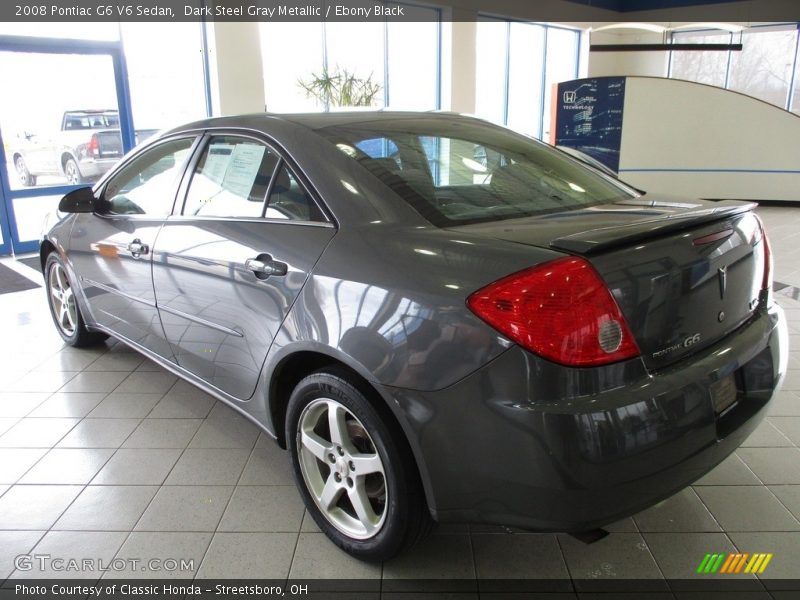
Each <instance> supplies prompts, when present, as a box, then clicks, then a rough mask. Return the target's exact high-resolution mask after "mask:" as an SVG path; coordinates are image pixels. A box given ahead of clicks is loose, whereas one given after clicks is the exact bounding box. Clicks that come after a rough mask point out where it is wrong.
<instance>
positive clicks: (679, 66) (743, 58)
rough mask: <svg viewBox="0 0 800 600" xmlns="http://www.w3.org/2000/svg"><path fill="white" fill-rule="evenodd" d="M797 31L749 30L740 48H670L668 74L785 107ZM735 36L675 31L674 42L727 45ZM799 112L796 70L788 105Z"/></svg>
mask: <svg viewBox="0 0 800 600" xmlns="http://www.w3.org/2000/svg"><path fill="white" fill-rule="evenodd" d="M797 36H798V32H797V30H795V29H790V30H784V31H774V30H773V31H757V30H756V31H752V30H751V31H749V32H746V33H743V34H742V36H741V39H742V46H743V48H742V50H741V51H736V52H733V51H722V52H719V51H673V52H672V68H671V72H670V77H673V78H675V79H686V80H689V81H696V82H698V83H706V84H709V85H715V86H718V87H725V76H726V73H727V72H728V68H729V67H728V61H729V60H730V72H729V74H728V86H727V87H728V89H731V90H734V91H737V92H741V93H743V94H747V95H749V96H753V97H754V98H759V99H760V100H764V101H765V102H769V103H770V104H774V105H776V106H779V107H780V108H786V107H787V98H788V95H789V85H790V83H791V79H792V65H793V61H794V54H795V48H796V44H797ZM737 38H738V35H735V34H734V35H733V36H731V35H730V34H728V33H724V34H708V35H704V34H703V33H697V32H693V33H676V34H675V35H674V40H675V42H676V43H697V44H727V43H731V42H734V43H735V42H737V41H738V39H737ZM790 106H791V108H792V110H793V111H794V112H795V113H798V114H800V73H798V74H795V88H794V102H793V103H792V104H791V105H790Z"/></svg>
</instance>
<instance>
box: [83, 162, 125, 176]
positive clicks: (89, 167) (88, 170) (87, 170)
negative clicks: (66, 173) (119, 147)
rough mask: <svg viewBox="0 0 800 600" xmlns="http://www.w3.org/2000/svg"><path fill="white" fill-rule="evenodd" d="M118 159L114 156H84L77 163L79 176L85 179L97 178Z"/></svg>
mask: <svg viewBox="0 0 800 600" xmlns="http://www.w3.org/2000/svg"><path fill="white" fill-rule="evenodd" d="M118 161H119V157H116V158H84V159H81V161H80V162H79V163H78V168H79V169H80V170H81V176H82V177H84V178H85V179H99V178H100V177H102V176H103V175H105V173H106V171H108V170H109V169H110V168H111V167H113V166H114V165H115V164H117V162H118Z"/></svg>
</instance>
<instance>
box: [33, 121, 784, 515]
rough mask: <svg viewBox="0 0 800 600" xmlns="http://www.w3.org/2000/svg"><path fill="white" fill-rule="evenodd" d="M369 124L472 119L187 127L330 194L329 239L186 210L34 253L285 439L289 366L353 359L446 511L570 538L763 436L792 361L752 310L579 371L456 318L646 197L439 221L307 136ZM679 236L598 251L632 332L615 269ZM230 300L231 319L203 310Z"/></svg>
mask: <svg viewBox="0 0 800 600" xmlns="http://www.w3.org/2000/svg"><path fill="white" fill-rule="evenodd" d="M382 119H395V120H402V119H433V120H437V121H441V120H445V121H450V122H452V123H453V124H457V123H458V122H459V121H460V120H462V119H464V117H458V116H454V115H443V114H427V115H419V114H393V113H383V114H373V113H355V114H349V115H348V114H334V115H305V116H288V117H285V118H284V117H274V116H268V115H248V116H240V117H228V118H222V119H212V120H208V121H202V122H198V123H194V124H190V125H187V126H185V127H183V128H180V129H177V130H175V131H174V132H169V133H167V134H165V135H167V136H169V135H172V134H175V133H182V132H195V133H197V134H198V135H199V134H201V133H203V132H207V131H225V132H235V131H245V132H247V133H248V135H254V136H256V137H260V138H262V139H265V140H267V141H268V142H269V143H270V144H271V145H272V146H273V147H275V148H276V149H278V151H279V153H280V154H281V155H282V156H283V157H284V158H285V159H286V160H287V161H289V162H290V164H291V165H292V166H293V168H295V169H296V170H297V171H298V172H299V173H300V174H301V175H302V179H303V181H304V183H305V184H306V185H307V186H308V187H309V188H310V189H311V191H312V192H313V193H314V195H315V196H316V197H317V199H318V200H320V201H322V202H324V205H325V207H326V209H327V211H328V213H329V214H330V218H331V226H328V227H319V226H316V227H313V226H307V225H295V224H288V223H270V222H265V221H258V220H255V221H252V222H249V221H248V222H241V223H240V222H238V221H234V222H230V221H226V220H221V219H220V220H213V221H208V220H199V219H194V220H193V219H186V218H182V217H171V218H169V219H168V220H167V221H166V224H159V223H152V222H148V221H147V220H146V219H145V220H141V219H135V218H134V219H130V218H127V219H126V218H120V219H111V221H110V222H109V219H107V218H100V217H98V216H96V215H91V214H83V215H79V214H72V215H68V216H66V217H64V218H62V219H61V220H60V221H59V222H58V223H57V224H56V225H55V226H54V227H53V228H52V229H51V230H50V231H49V233H48V234H47V235H46V237H45V241H44V243H43V246H42V248H43V250H42V251H43V253H44V252H46V251H49V250H50V249H51V248H52V246H50V244H52V245H53V246H54V247H55V248H56V249H57V251H59V252H60V253H61V254H62V256H63V257H64V258H65V261H66V265H67V268H68V269H69V270H70V275H71V276H72V277H73V281H80V282H81V286H79V287H80V288H82V289H79V290H78V300H79V302H80V305H81V308H82V310H83V314H84V315H85V319H86V322H87V324H88V325H89V326H90V327H93V328H95V329H98V330H102V331H105V332H107V333H110V334H111V335H114V336H115V337H118V338H120V339H123V341H125V342H126V343H128V344H130V345H132V346H133V347H135V348H137V349H139V350H141V351H142V352H144V353H145V354H146V355H147V356H149V357H151V358H153V359H154V360H156V361H157V362H158V363H159V364H161V365H162V366H164V367H165V368H167V369H169V370H171V371H173V372H175V373H177V374H178V375H180V376H182V377H184V378H186V379H187V380H189V381H191V382H192V383H195V384H196V385H198V386H199V387H201V389H204V390H205V391H207V392H209V393H211V394H213V395H214V396H216V397H217V398H220V399H221V400H223V401H225V402H227V403H228V404H229V405H231V406H232V407H233V408H235V409H236V410H238V411H240V412H242V413H243V414H245V415H246V416H248V417H249V418H250V419H251V420H253V421H254V422H255V423H257V424H258V425H259V426H261V427H262V428H264V429H265V431H267V432H269V433H270V434H272V435H273V436H275V437H277V438H280V437H281V436H282V428H283V424H282V423H281V422H273V415H280V414H281V410H280V406H276V405H275V404H278V403H281V402H285V400H286V398H283V397H278V396H277V395H276V394H274V393H273V394H270V392H271V391H273V392H274V389H275V387H274V381H273V377H274V376H275V375H276V374H278V373H281V372H282V366H283V365H284V364H286V361H287V360H291V358H292V357H293V356H299V354H298V353H301V352H311V353H314V355H317V356H324V357H328V358H329V359H330V360H334V361H338V362H340V363H342V364H344V365H346V366H348V367H349V368H350V369H352V370H353V371H354V372H355V373H357V374H358V375H360V376H361V377H363V378H364V379H365V380H366V381H368V382H369V383H370V384H371V385H372V386H373V388H374V389H375V391H376V394H377V396H376V398H380V399H382V400H383V401H384V402H385V403H386V405H387V406H388V407H389V409H390V410H391V412H392V414H393V415H394V416H395V418H396V419H397V421H398V423H399V425H400V426H401V428H402V430H403V431H404V432H405V434H406V437H407V440H408V443H409V446H410V448H411V450H412V452H413V454H414V456H415V458H416V461H417V465H418V467H419V470H420V475H421V477H422V481H423V484H424V487H425V492H426V497H427V500H428V504H429V508H430V509H431V511H432V513H433V514H434V515H435V516H436V517H437V518H439V519H440V520H463V519H467V520H473V521H483V522H493V523H503V524H508V525H519V526H523V527H530V528H538V529H561V530H580V529H584V528H587V527H592V526H597V525H602V524H604V523H607V522H610V521H611V520H614V519H616V518H619V517H621V516H623V515H625V514H630V513H631V512H634V511H635V510H639V509H641V508H643V507H644V506H646V505H648V504H652V503H653V502H656V501H658V500H660V499H661V498H663V497H665V496H667V495H669V494H670V493H673V492H674V491H677V490H678V489H680V488H681V487H682V486H684V485H687V484H688V483H690V482H691V481H693V480H694V479H696V478H698V477H699V476H701V475H702V474H703V473H705V472H706V471H708V470H709V469H710V468H712V467H713V466H714V465H715V464H716V463H718V462H719V461H721V460H722V459H723V458H724V457H725V456H727V455H728V454H729V453H730V452H732V451H733V450H734V449H735V447H736V446H737V445H738V444H739V443H741V441H742V440H743V439H744V438H745V437H746V435H747V434H748V433H749V432H750V431H751V430H752V429H753V428H754V427H755V426H756V425H757V423H758V422H759V420H760V418H761V416H762V415H763V412H764V411H763V407H764V405H766V403H767V402H768V400H769V399H770V397H771V396H772V394H773V393H774V391H775V390H776V389H777V387H778V386H779V385H780V380H781V378H782V375H783V373H784V372H785V369H786V360H787V352H786V344H787V342H786V340H787V333H786V326H785V321H784V319H783V317H782V313H781V311H780V308H778V307H776V306H773V307H770V308H769V309H767V308H766V302H765V299H764V298H762V299H761V303H760V304H759V306H758V308H757V309H756V311H755V312H754V313H753V314H752V315H750V316H747V317H746V321H745V322H744V323H740V324H738V327H736V328H735V330H734V331H728V332H727V333H726V334H724V335H723V337H722V339H720V340H717V341H714V342H713V343H711V344H710V345H708V346H707V347H705V348H702V349H699V350H698V349H694V351H693V353H686V355H684V356H676V357H671V361H667V362H670V364H667V362H665V363H659V364H656V363H655V362H653V361H652V360H649V359H647V358H644V359H642V358H637V359H633V360H629V361H626V362H623V363H617V364H613V365H608V366H604V367H597V368H587V369H574V368H566V367H563V366H560V365H556V364H553V363H551V362H548V361H546V360H544V359H541V358H539V357H538V356H535V355H533V354H531V353H530V352H527V351H525V350H523V349H521V348H520V347H518V346H516V345H514V344H512V343H511V342H510V341H509V340H507V339H505V338H504V337H503V336H501V335H500V334H498V333H497V332H496V331H494V330H493V329H492V328H491V327H489V326H488V325H486V324H485V323H484V322H483V321H482V320H480V319H478V318H477V317H476V316H475V315H473V314H472V313H471V312H470V311H469V310H468V309H467V308H466V306H465V299H466V297H467V296H468V295H469V294H470V293H472V292H473V291H475V290H477V289H479V288H481V287H483V286H485V285H487V284H489V283H491V282H493V281H495V280H497V279H498V278H500V277H502V276H504V275H507V274H509V273H513V272H515V271H519V270H521V269H525V268H528V267H530V266H533V265H536V264H540V263H542V262H546V261H549V260H552V259H554V258H558V257H560V256H563V253H562V252H560V251H557V250H555V249H553V248H550V247H549V242H550V241H551V240H552V239H553V237H554V234H555V233H558V235H565V234H574V233H578V232H583V231H586V230H587V226H588V225H594V226H596V227H602V226H603V225H607V226H609V227H611V226H614V225H618V224H619V222H620V221H619V219H621V218H624V219H628V220H629V222H638V221H646V220H649V221H651V222H652V221H653V220H654V218H656V219H657V218H658V217H659V215H660V216H661V217H663V218H666V215H664V214H661V213H659V210H660V209H659V208H658V203H657V202H656V203H655V204H653V205H651V206H649V207H643V206H636V207H632V206H627V207H608V210H606V211H603V210H595V211H575V212H576V213H579V212H585V213H586V214H580V215H578V214H576V215H562V216H561V217H557V216H551V217H545V218H542V219H534V220H532V221H531V223H534V222H535V223H536V224H537V225H536V226H535V227H533V226H531V223H528V224H525V223H522V224H519V226H516V225H515V224H513V223H510V222H509V223H506V222H502V223H496V224H488V225H475V226H466V227H458V228H453V229H449V230H448V229H439V228H436V227H433V226H432V225H431V224H429V223H428V222H427V221H425V220H424V219H423V218H422V217H421V216H420V215H419V214H418V213H416V212H415V211H414V210H413V209H412V208H411V207H410V206H409V205H408V204H406V203H405V202H404V201H403V200H402V199H400V198H399V197H397V196H396V195H395V194H394V192H392V191H391V190H390V189H388V188H387V187H385V186H384V185H383V184H382V183H380V182H379V181H378V180H377V179H376V178H375V177H373V176H372V175H370V174H369V173H368V172H367V171H366V170H365V169H364V168H362V167H361V166H359V165H358V164H357V163H356V162H355V161H353V160H351V159H349V158H347V157H346V156H345V155H344V154H343V153H341V152H339V151H338V150H336V148H335V147H333V146H332V145H331V144H330V143H328V142H326V141H325V140H323V139H322V138H320V137H319V136H318V135H316V134H315V133H314V128H315V127H323V126H326V125H328V124H331V123H338V122H347V121H348V120H350V121H358V120H367V121H368V120H382ZM146 147H147V146H145V148H146ZM106 179H107V178H106ZM106 179H104V180H102V181H101V182H99V183H98V184H97V186H95V190H96V192H97V193H100V192H101V191H102V188H103V185H104V182H105V180H106ZM181 189H183V188H181ZM179 199H180V198H179ZM179 204H180V202H179ZM689 204H692V205H695V207H702V208H703V209H705V210H706V211H708V210H710V209H712V208H713V207H714V206H716V205H713V204H711V203H707V202H703V201H691V202H690V203H689ZM670 211H673V212H678V213H679V212H680V210H679V209H678V208H675V207H673V208H672V209H670ZM623 215H624V216H623ZM573 217H574V218H573ZM741 218H747V217H746V216H745V217H741ZM695 226H696V224H695V223H689V224H686V226H685V227H686V228H688V227H695ZM699 231H701V233H705V232H707V231H709V229H708V227H707V226H703V227H701V228H700V229H699ZM134 235H135V236H138V237H140V238H142V241H143V242H145V239H144V238H145V237H146V238H147V240H148V241H149V242H150V244H151V248H152V257H153V267H152V268H153V281H154V282H155V290H154V289H153V287H152V286H150V285H149V282H150V278H149V275H148V274H147V273H146V269H144V268H143V267H144V265H145V264H149V263H147V261H143V260H141V258H139V259H136V258H133V257H132V256H127V255H126V254H125V253H124V252H122V251H121V250H120V249H121V248H122V247H123V246H124V245H125V244H126V243H128V242H129V241H130V238H132V237H134ZM673 235H676V236H678V235H682V233H681V234H677V233H674V232H673ZM142 236H144V237H142ZM206 238H207V240H208V241H209V242H211V245H212V247H215V248H217V250H215V251H214V252H213V253H212V254H213V256H201V255H199V254H198V253H197V251H194V250H192V249H191V247H190V246H191V245H192V243H196V242H197V240H201V239H206ZM665 239H667V240H668V242H667V243H666V246H665V242H664V240H665ZM107 240H112V241H113V244H112V246H114V245H115V244H116V246H115V247H116V255H115V256H114V255H113V254H114V252H113V251H111V252H110V253H109V255H108V256H103V255H102V254H101V253H100V251H99V247H98V244H100V245H102V244H105V243H106V241H107ZM117 242H118V243H117ZM674 243H676V240H675V239H673V238H663V237H662V238H659V239H657V240H651V241H648V242H647V243H645V245H644V246H645V247H644V249H643V250H641V251H640V252H639V254H637V255H634V258H633V260H632V262H631V254H630V253H629V252H628V253H627V254H626V253H625V251H624V250H620V251H619V252H617V253H615V252H611V253H608V254H600V255H599V256H598V257H597V258H594V257H593V259H592V260H593V263H594V264H595V266H596V268H598V270H599V271H600V272H601V273H602V274H603V275H604V277H606V280H607V282H608V283H609V285H610V286H611V287H612V290H613V292H614V294H615V296H616V297H617V299H618V301H619V302H620V304H621V306H622V308H623V310H624V311H626V315H627V318H628V319H629V320H630V319H633V320H635V318H636V315H635V312H636V308H635V307H636V305H637V302H638V303H639V304H641V302H643V301H646V300H647V296H646V294H645V295H642V296H636V295H632V292H631V290H630V287H629V286H626V284H625V276H624V273H623V271H624V269H623V270H620V265H623V264H624V263H625V261H626V260H627V261H629V262H631V264H633V265H636V264H646V263H647V262H648V260H653V261H657V259H658V257H659V256H663V254H664V252H665V251H669V247H670V244H674ZM741 248H742V249H743V250H744V251H745V253H747V249H748V248H749V249H750V252H751V253H752V252H755V251H754V250H752V247H751V246H749V245H747V247H746V248H745V247H744V245H743V246H741ZM260 252H266V253H269V254H270V255H272V256H274V257H275V258H276V259H280V260H282V261H284V262H286V263H287V264H288V265H289V273H288V274H287V276H286V277H285V278H284V279H282V280H278V279H273V278H270V279H268V280H266V281H259V280H257V279H256V278H255V277H254V276H252V274H250V273H249V272H248V271H246V270H244V268H243V266H242V263H243V262H244V260H245V259H246V258H250V257H251V255H253V256H254V255H255V254H257V253H260ZM751 258H752V257H751ZM757 258H758V256H756V257H755V259H757ZM761 258H762V259H763V256H762V257H761ZM755 259H754V260H755ZM712 271H713V272H716V268H714V269H712ZM655 275H659V274H658V273H656V274H655ZM660 275H663V273H662V274H660ZM119 276H121V277H122V278H121V279H119V278H118V277H119ZM86 279H90V280H94V281H97V282H99V283H102V284H104V285H105V286H106V288H113V289H118V290H119V291H120V292H124V294H126V295H127V296H125V295H123V294H118V293H114V292H108V291H105V290H104V289H101V288H99V287H96V286H94V287H93V286H91V285H89V284H88V283H87V282H86ZM711 283H713V287H714V289H715V290H716V289H717V288H716V283H715V282H713V281H712V282H711ZM715 293H716V292H715ZM747 293H748V294H749V293H750V291H749V290H748V292H747ZM87 295H91V296H92V298H91V301H90V299H89V298H88V297H87ZM131 295H132V296H136V297H138V298H139V301H131V300H130V298H129V296H131ZM231 303H235V308H236V310H235V311H231V310H228V309H226V310H223V311H222V312H220V311H219V310H217V309H215V308H214V307H215V306H219V305H222V306H224V307H230V306H231ZM160 306H163V307H164V309H163V310H161V311H159V310H158V309H159V307H160ZM109 307H110V308H109ZM106 308H108V310H106ZM113 311H116V312H113ZM109 312H111V313H112V314H114V315H115V317H116V318H115V319H111V318H109V316H108V314H107V313H109ZM715 314H716V313H715ZM204 322H206V323H208V324H213V325H216V327H207V326H204ZM162 324H163V327H162ZM191 328H196V329H197V331H199V332H202V336H201V337H202V340H203V344H205V347H213V348H214V349H216V350H217V351H218V350H219V349H221V348H223V347H226V348H227V349H228V350H230V353H229V354H228V356H227V358H226V359H225V360H224V361H221V362H220V363H219V364H217V363H215V362H214V361H213V360H203V357H202V356H198V351H197V347H193V346H192V344H187V343H185V340H181V335H182V332H185V331H186V330H187V329H191ZM230 332H236V333H238V334H241V335H232V334H231V333H230ZM634 333H635V334H637V331H636V329H635V327H634ZM272 336H274V339H272ZM654 344H655V342H654ZM218 367H219V368H218ZM743 367H744V369H743ZM737 370H739V372H740V375H739V377H740V378H741V379H742V380H743V381H744V380H745V379H746V378H747V377H749V379H748V381H751V383H752V382H757V383H758V385H755V384H753V385H751V392H752V393H749V394H748V396H747V401H746V402H743V403H741V404H740V406H738V407H737V409H736V410H735V411H732V413H733V412H736V415H734V416H735V417H736V419H738V420H734V419H733V417H731V418H728V420H727V421H726V423H727V424H728V425H724V426H723V424H721V423H722V419H720V420H715V417H714V414H713V408H712V405H711V401H710V398H709V389H710V386H711V385H712V384H713V382H715V381H717V380H719V379H720V378H721V377H723V376H725V375H728V374H730V373H733V372H736V371H737ZM753 390H754V391H753ZM726 417H728V415H726ZM724 418H725V417H724ZM724 418H723V419H724ZM603 423H605V425H603ZM731 424H732V425H731Z"/></svg>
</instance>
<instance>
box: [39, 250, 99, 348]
mask: <svg viewBox="0 0 800 600" xmlns="http://www.w3.org/2000/svg"><path fill="white" fill-rule="evenodd" d="M44 278H45V284H46V286H47V304H48V306H49V307H50V314H51V315H52V316H53V321H54V322H55V324H56V329H57V330H58V333H59V335H61V338H62V339H63V340H64V341H65V342H66V343H67V344H69V345H70V346H90V345H92V344H97V343H99V342H102V341H103V340H105V339H106V338H107V337H108V336H107V335H106V334H104V333H100V332H96V331H89V330H88V329H86V325H85V324H84V321H83V316H82V315H81V310H80V307H79V306H78V299H77V298H76V297H75V289H74V288H73V286H72V282H71V281H70V278H69V274H68V273H67V269H66V267H65V266H64V262H63V261H62V260H61V257H60V256H59V255H58V253H57V252H51V253H50V254H49V255H48V256H47V261H46V262H45V267H44Z"/></svg>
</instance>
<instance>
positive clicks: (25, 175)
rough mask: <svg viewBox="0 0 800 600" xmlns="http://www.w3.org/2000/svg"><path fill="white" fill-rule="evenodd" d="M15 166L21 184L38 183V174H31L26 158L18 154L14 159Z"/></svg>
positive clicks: (26, 185)
mask: <svg viewBox="0 0 800 600" xmlns="http://www.w3.org/2000/svg"><path fill="white" fill-rule="evenodd" d="M14 167H15V168H16V169H17V178H18V179H19V182H20V184H22V185H23V186H25V187H30V186H32V185H36V176H35V175H31V172H30V171H29V170H28V165H26V164H25V159H24V158H22V157H21V156H18V157H17V158H16V160H15V161H14Z"/></svg>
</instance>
